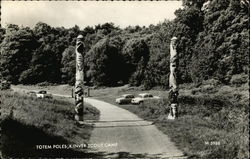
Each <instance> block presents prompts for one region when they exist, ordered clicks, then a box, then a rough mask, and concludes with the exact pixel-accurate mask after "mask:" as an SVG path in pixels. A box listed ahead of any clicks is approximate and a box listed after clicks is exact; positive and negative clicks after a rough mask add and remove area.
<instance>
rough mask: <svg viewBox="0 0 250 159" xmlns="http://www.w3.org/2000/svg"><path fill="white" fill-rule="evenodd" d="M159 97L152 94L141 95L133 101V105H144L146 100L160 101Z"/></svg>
mask: <svg viewBox="0 0 250 159" xmlns="http://www.w3.org/2000/svg"><path fill="white" fill-rule="evenodd" d="M159 98H160V97H158V96H153V95H152V94H150V93H141V94H139V96H138V97H136V98H133V99H132V100H131V103H132V104H142V103H143V102H144V101H145V100H152V99H159Z"/></svg>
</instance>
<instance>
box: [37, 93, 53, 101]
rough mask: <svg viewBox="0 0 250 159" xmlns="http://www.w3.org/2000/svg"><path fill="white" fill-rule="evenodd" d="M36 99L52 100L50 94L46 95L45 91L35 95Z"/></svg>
mask: <svg viewBox="0 0 250 159" xmlns="http://www.w3.org/2000/svg"><path fill="white" fill-rule="evenodd" d="M36 97H37V98H49V99H51V98H52V94H48V93H47V91H39V92H37V93H36Z"/></svg>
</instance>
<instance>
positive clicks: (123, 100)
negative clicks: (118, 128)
mask: <svg viewBox="0 0 250 159" xmlns="http://www.w3.org/2000/svg"><path fill="white" fill-rule="evenodd" d="M133 98H135V97H134V95H132V94H124V95H122V97H121V98H117V99H116V100H115V102H116V103H118V104H128V103H131V100H132V99H133Z"/></svg>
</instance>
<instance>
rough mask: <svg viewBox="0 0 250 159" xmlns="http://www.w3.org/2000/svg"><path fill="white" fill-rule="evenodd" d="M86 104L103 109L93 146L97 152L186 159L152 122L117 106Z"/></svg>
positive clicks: (95, 100)
mask: <svg viewBox="0 0 250 159" xmlns="http://www.w3.org/2000/svg"><path fill="white" fill-rule="evenodd" d="M85 102H87V103H89V104H91V105H92V106H94V107H96V108H97V109H99V110H100V112H101V114H100V120H99V121H98V122H96V123H95V126H94V130H93V132H92V135H91V137H90V146H91V148H93V149H94V150H95V151H97V152H105V153H113V154H117V153H120V152H124V153H129V154H138V156H139V157H140V155H141V157H142V156H143V157H154V158H155V157H159V158H185V157H184V155H183V153H182V152H181V151H180V150H178V149H177V148H176V146H175V145H174V143H173V142H171V141H170V139H169V137H168V136H167V135H165V134H163V133H162V132H161V131H159V130H158V129H157V128H156V126H155V125H153V123H152V122H149V121H145V120H143V119H141V118H139V117H137V116H136V115H135V114H133V113H131V112H129V111H127V110H125V109H122V108H119V107H117V106H115V105H112V104H109V103H106V102H103V101H99V100H97V99H92V98H85Z"/></svg>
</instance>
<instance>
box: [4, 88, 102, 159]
mask: <svg viewBox="0 0 250 159" xmlns="http://www.w3.org/2000/svg"><path fill="white" fill-rule="evenodd" d="M0 95H1V97H0V101H1V113H2V115H1V127H2V137H1V140H2V141H1V143H2V147H1V150H2V154H3V157H4V158H10V157H14V158H18V157H94V156H96V154H89V153H87V152H86V148H83V144H86V143H87V142H88V139H89V137H90V134H91V131H92V129H93V127H92V126H90V125H83V126H81V127H79V126H77V125H76V124H75V122H74V120H73V116H74V104H73V100H72V99H66V98H59V97H58V98H54V99H37V98H32V97H27V96H25V95H22V94H18V93H14V92H11V91H1V92H0ZM71 100H72V101H71ZM85 118H86V119H91V120H98V118H99V111H98V110H97V109H95V108H94V107H92V106H90V105H86V114H85ZM73 144H76V145H80V147H78V148H68V149H65V148H62V149H60V148H52V149H46V148H42V149H38V148H37V145H68V146H69V145H73Z"/></svg>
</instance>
